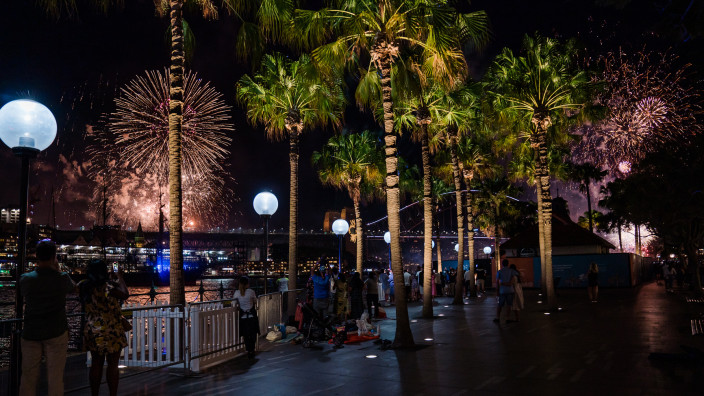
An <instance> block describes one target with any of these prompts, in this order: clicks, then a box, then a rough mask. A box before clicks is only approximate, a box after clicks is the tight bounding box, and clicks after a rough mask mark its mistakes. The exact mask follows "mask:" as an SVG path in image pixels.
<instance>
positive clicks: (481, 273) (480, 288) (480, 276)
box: [474, 266, 486, 294]
mask: <svg viewBox="0 0 704 396" xmlns="http://www.w3.org/2000/svg"><path fill="white" fill-rule="evenodd" d="M474 276H475V277H476V278H477V292H478V293H482V294H484V293H485V292H486V291H485V290H484V286H485V285H484V284H485V282H486V270H485V269H484V268H480V267H479V266H477V269H476V270H475V275H474Z"/></svg>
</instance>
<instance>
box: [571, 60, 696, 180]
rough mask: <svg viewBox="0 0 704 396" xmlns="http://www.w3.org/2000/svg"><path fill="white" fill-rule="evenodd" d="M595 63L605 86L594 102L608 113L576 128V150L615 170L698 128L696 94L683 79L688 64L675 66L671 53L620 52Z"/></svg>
mask: <svg viewBox="0 0 704 396" xmlns="http://www.w3.org/2000/svg"><path fill="white" fill-rule="evenodd" d="M599 63H600V66H601V67H602V68H603V72H602V74H601V75H600V76H599V77H598V78H597V80H599V81H602V82H603V83H604V84H605V89H604V90H603V91H601V92H600V93H599V94H598V95H597V97H596V99H595V104H597V105H601V106H605V107H606V109H607V115H606V118H605V119H603V120H601V121H598V122H596V123H594V124H590V125H587V126H584V127H582V128H581V133H582V134H583V139H582V142H581V143H580V145H579V147H578V148H577V152H578V154H579V155H580V156H581V157H582V158H583V159H586V160H589V161H592V162H596V163H598V164H600V165H602V166H603V167H605V168H610V169H614V170H615V169H619V168H620V167H621V166H620V165H621V164H622V163H628V164H629V165H630V164H631V163H633V164H635V163H637V162H638V161H640V160H641V159H643V157H644V156H645V155H646V154H648V153H649V152H652V151H653V150H655V149H657V148H659V147H662V145H665V144H677V143H678V142H682V141H685V140H687V139H688V138H689V137H690V136H692V135H693V134H696V133H700V132H701V127H700V126H699V125H698V124H697V122H696V116H697V115H698V114H700V113H701V106H700V97H699V94H698V93H697V91H696V90H695V89H693V88H692V87H691V86H690V85H688V83H687V81H686V74H687V68H688V67H689V65H684V66H683V67H680V68H677V66H676V64H677V57H676V56H675V55H672V54H653V53H646V52H638V53H636V54H633V55H627V54H625V53H624V52H619V53H616V54H609V55H608V56H605V57H602V58H601V60H600V62H599ZM622 173H626V172H622Z"/></svg>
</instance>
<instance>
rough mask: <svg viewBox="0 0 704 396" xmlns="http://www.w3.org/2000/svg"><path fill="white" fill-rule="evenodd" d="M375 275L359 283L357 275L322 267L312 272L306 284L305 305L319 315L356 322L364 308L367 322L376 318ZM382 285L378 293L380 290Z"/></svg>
mask: <svg viewBox="0 0 704 396" xmlns="http://www.w3.org/2000/svg"><path fill="white" fill-rule="evenodd" d="M378 276H379V274H378V273H377V272H376V271H371V272H369V274H368V275H367V277H366V279H364V280H362V276H361V274H360V273H359V272H352V273H347V272H345V271H342V272H339V271H338V269H337V268H328V267H327V266H325V265H322V266H320V267H316V268H313V269H312V270H311V275H310V278H309V279H308V283H307V284H306V288H307V289H308V302H309V303H312V304H313V309H315V311H316V312H318V313H320V314H321V315H328V314H332V315H335V316H337V317H339V318H341V319H359V318H360V317H361V316H362V313H363V312H364V308H365V301H364V297H365V295H366V309H367V312H368V314H369V317H370V318H376V317H379V289H380V285H379V283H380V282H379V279H378ZM383 284H384V283H383V282H382V286H381V288H382V290H383V289H384V286H383Z"/></svg>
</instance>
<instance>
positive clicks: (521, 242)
mask: <svg viewBox="0 0 704 396" xmlns="http://www.w3.org/2000/svg"><path fill="white" fill-rule="evenodd" d="M539 246H540V244H539V242H538V226H537V225H535V226H533V227H529V228H527V229H526V230H524V231H523V232H521V233H519V234H518V235H515V236H514V237H513V238H511V239H509V240H508V241H506V242H504V243H503V244H501V249H504V250H505V251H506V256H507V257H538V256H540V248H539ZM615 248H616V246H614V245H613V244H611V242H609V241H607V240H606V239H604V238H602V237H600V236H599V235H597V234H594V233H592V232H590V231H589V230H586V229H584V228H582V227H580V226H579V225H578V224H577V223H575V222H574V221H572V220H571V219H570V215H569V212H568V211H567V206H566V203H565V202H564V200H562V199H560V198H556V199H554V200H553V212H552V254H553V256H564V255H572V254H608V253H609V250H611V249H615Z"/></svg>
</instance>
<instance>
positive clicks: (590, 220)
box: [585, 179, 594, 232]
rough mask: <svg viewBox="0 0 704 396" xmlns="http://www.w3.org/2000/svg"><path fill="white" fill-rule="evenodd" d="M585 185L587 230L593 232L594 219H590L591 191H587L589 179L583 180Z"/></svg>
mask: <svg viewBox="0 0 704 396" xmlns="http://www.w3.org/2000/svg"><path fill="white" fill-rule="evenodd" d="M585 182H586V185H587V213H589V232H594V219H592V193H591V191H589V190H590V189H589V179H587V180H585Z"/></svg>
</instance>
